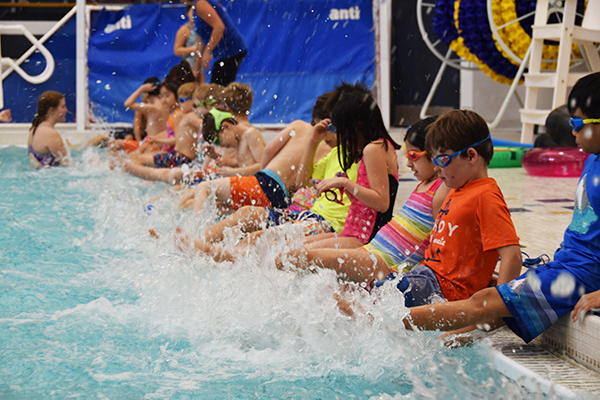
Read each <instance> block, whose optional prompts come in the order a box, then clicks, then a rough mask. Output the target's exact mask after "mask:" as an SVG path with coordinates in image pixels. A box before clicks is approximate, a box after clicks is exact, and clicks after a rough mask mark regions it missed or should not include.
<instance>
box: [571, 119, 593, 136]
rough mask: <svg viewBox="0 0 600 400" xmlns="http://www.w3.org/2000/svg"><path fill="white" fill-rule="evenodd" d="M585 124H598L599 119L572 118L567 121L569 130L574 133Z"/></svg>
mask: <svg viewBox="0 0 600 400" xmlns="http://www.w3.org/2000/svg"><path fill="white" fill-rule="evenodd" d="M587 124H600V119H598V118H589V119H583V118H579V117H573V118H571V119H570V120H569V125H571V128H573V130H574V131H575V132H579V131H580V130H582V129H583V127H584V126H585V125H587Z"/></svg>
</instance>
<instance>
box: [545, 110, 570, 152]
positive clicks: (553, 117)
mask: <svg viewBox="0 0 600 400" xmlns="http://www.w3.org/2000/svg"><path fill="white" fill-rule="evenodd" d="M570 119H571V115H570V114H569V109H568V107H567V106H566V105H563V106H560V107H557V108H555V109H554V110H552V112H551V113H550V114H548V117H547V118H546V123H545V124H544V125H545V126H546V133H547V134H548V136H550V138H551V139H552V140H553V141H554V142H556V144H558V145H559V146H566V147H576V146H577V142H575V136H573V134H572V132H573V128H571V125H570V124H569V120H570Z"/></svg>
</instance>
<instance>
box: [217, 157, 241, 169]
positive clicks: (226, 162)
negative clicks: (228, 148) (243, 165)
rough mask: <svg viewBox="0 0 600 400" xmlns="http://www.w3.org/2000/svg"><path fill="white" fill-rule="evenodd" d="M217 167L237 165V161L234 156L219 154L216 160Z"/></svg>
mask: <svg viewBox="0 0 600 400" xmlns="http://www.w3.org/2000/svg"><path fill="white" fill-rule="evenodd" d="M216 164H217V167H237V166H239V162H238V160H237V158H235V157H226V156H225V155H222V156H220V157H219V158H218V159H217V160H216Z"/></svg>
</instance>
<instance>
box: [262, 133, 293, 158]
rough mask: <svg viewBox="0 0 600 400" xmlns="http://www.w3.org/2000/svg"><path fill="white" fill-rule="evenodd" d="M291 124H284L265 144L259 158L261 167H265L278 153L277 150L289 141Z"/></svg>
mask: <svg viewBox="0 0 600 400" xmlns="http://www.w3.org/2000/svg"><path fill="white" fill-rule="evenodd" d="M292 124H293V123H292ZM292 124H289V125H288V126H286V127H285V128H284V129H283V130H282V131H281V132H279V133H278V134H277V136H275V137H274V138H273V140H271V141H270V142H269V144H267V145H266V146H265V148H264V150H263V154H262V158H261V160H260V167H261V168H265V167H266V166H267V164H268V163H270V162H271V160H272V159H273V157H275V156H276V155H277V153H279V151H280V150H281V149H283V147H284V146H285V145H286V144H287V142H289V140H290V139H291V136H290V133H291V132H292V131H293V128H292Z"/></svg>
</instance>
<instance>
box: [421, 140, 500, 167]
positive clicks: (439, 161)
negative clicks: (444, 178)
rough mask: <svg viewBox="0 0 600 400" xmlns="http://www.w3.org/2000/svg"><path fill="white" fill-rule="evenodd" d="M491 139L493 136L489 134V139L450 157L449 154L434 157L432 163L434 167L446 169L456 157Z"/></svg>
mask: <svg viewBox="0 0 600 400" xmlns="http://www.w3.org/2000/svg"><path fill="white" fill-rule="evenodd" d="M491 138H492V135H491V134H489V135H487V137H486V138H485V139H483V140H480V141H479V142H477V143H475V144H472V145H470V146H467V147H465V148H464V149H462V150H459V151H457V152H456V153H454V154H450V155H448V154H441V155H439V156H437V157H434V158H432V159H431V162H432V163H433V164H434V165H437V166H438V167H440V168H444V167H446V166H447V165H448V164H450V162H451V161H452V159H453V158H454V157H456V156H457V155H459V154H462V153H464V152H465V151H467V150H469V149H470V148H472V147H476V146H479V145H480V144H481V143H483V142H485V141H486V140H488V139H491Z"/></svg>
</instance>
